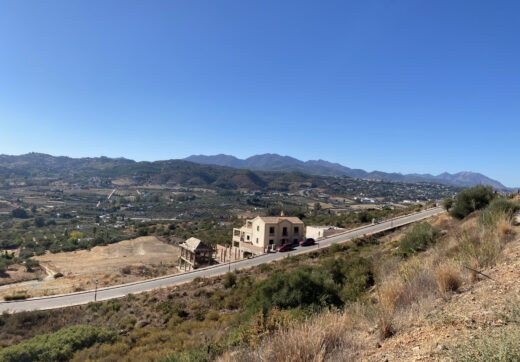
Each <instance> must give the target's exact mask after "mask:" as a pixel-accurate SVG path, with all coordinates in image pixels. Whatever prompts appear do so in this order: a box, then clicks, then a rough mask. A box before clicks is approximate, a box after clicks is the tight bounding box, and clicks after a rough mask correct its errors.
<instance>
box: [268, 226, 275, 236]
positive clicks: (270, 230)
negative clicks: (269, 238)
mask: <svg viewBox="0 0 520 362" xmlns="http://www.w3.org/2000/svg"><path fill="white" fill-rule="evenodd" d="M269 234H270V235H274V226H271V227H269Z"/></svg>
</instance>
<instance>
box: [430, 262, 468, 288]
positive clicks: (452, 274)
mask: <svg viewBox="0 0 520 362" xmlns="http://www.w3.org/2000/svg"><path fill="white" fill-rule="evenodd" d="M435 281H436V282H437V286H438V288H439V292H441V293H442V294H444V293H447V292H454V291H457V290H458V289H459V287H460V285H461V284H462V281H461V278H460V271H459V269H458V268H457V267H456V266H455V265H454V264H453V263H450V262H446V263H443V264H441V265H439V266H437V268H435Z"/></svg>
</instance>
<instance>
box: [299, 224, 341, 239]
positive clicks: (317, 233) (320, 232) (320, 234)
mask: <svg viewBox="0 0 520 362" xmlns="http://www.w3.org/2000/svg"><path fill="white" fill-rule="evenodd" d="M343 230H345V229H342V228H339V227H336V226H307V227H306V230H305V237H307V238H313V239H314V240H320V239H323V238H326V237H328V236H331V235H334V234H337V233H340V232H342V231H343Z"/></svg>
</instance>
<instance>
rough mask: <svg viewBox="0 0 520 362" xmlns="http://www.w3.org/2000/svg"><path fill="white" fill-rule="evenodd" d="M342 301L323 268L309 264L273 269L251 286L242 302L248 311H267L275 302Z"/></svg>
mask: <svg viewBox="0 0 520 362" xmlns="http://www.w3.org/2000/svg"><path fill="white" fill-rule="evenodd" d="M342 304H343V303H342V301H341V299H340V297H339V295H338V290H337V286H336V284H335V283H334V282H333V281H332V279H331V278H330V277H329V276H328V275H327V274H326V273H325V272H323V271H322V270H320V269H318V268H312V267H308V266H299V267H297V268H296V269H294V270H293V271H292V272H290V273H283V272H279V271H278V272H275V273H273V274H272V275H271V276H270V277H269V278H268V279H266V280H263V281H260V282H258V283H256V284H255V285H254V286H253V290H252V292H251V295H250V297H248V298H247V300H246V303H245V305H246V309H247V310H248V311H249V312H250V313H255V312H257V311H258V310H263V311H264V313H267V312H268V311H269V310H270V309H271V308H273V307H275V306H277V307H280V308H282V309H287V308H296V307H302V308H306V307H310V308H319V307H324V306H333V305H334V306H340V305H342Z"/></svg>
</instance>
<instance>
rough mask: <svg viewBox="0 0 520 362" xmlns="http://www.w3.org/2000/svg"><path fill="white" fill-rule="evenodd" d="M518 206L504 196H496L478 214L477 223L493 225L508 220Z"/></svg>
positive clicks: (519, 208)
mask: <svg viewBox="0 0 520 362" xmlns="http://www.w3.org/2000/svg"><path fill="white" fill-rule="evenodd" d="M518 210H520V206H519V205H518V204H517V203H515V202H512V201H509V200H507V199H504V198H501V197H500V198H496V199H494V200H493V201H491V203H490V204H489V205H488V206H487V207H486V208H485V209H484V210H482V212H481V213H480V214H479V218H478V221H479V224H481V225H483V226H488V227H491V226H495V225H496V224H497V223H498V222H500V221H510V220H511V219H512V218H513V216H514V214H515V213H516V212H517V211H518Z"/></svg>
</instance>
